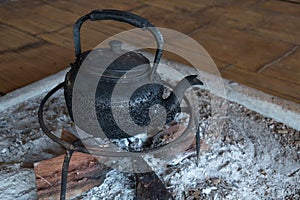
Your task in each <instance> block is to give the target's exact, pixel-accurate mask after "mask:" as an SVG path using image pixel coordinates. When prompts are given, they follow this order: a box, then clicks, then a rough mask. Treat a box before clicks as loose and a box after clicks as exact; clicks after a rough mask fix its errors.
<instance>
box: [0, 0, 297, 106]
mask: <svg viewBox="0 0 300 200" xmlns="http://www.w3.org/2000/svg"><path fill="white" fill-rule="evenodd" d="M0 2H1V4H0V13H1V14H0V16H1V17H0V26H1V32H0V37H1V40H0V44H1V45H0V93H1V95H5V94H6V93H8V92H10V91H12V90H15V89H17V88H20V87H22V86H25V85H27V84H30V83H32V82H34V81H37V80H39V79H42V78H43V77H46V76H48V75H50V74H53V73H56V72H58V71H60V70H62V69H64V68H66V67H67V66H68V64H69V63H71V62H74V50H73V41H72V25H73V23H74V21H75V20H76V19H77V18H78V17H80V16H82V15H83V14H86V13H88V12H90V11H91V10H94V9H100V8H101V9H122V10H127V11H130V12H133V13H136V14H138V15H141V16H143V17H145V18H148V19H149V21H151V22H152V23H153V24H155V25H156V26H159V27H165V28H169V29H174V30H177V31H180V32H182V33H185V34H188V35H189V36H191V37H192V38H194V39H195V40H197V41H198V42H199V43H200V44H201V45H202V46H204V48H205V49H206V50H207V51H208V53H209V54H210V55H211V56H212V57H213V59H214V61H215V62H216V64H217V65H218V68H219V70H220V71H221V74H222V76H223V77H224V78H226V79H230V80H233V81H236V82H239V83H242V84H245V85H248V86H250V87H253V88H257V89H259V90H262V91H265V92H267V93H269V94H272V95H275V96H278V97H282V98H285V99H288V100H291V101H294V102H297V103H300V48H299V45H300V0H286V1H280V0H253V1H244V0H242V1H238V0H201V1H199V0H188V1H182V0H172V1H161V0H144V1H139V0H130V1H128V0H89V1H85V0H73V1H69V0H52V1H47V0H26V1H25V0H14V1H12V0H4V1H3V0H2V1H0ZM129 28H131V27H130V26H127V25H123V24H120V23H117V22H112V21H105V22H101V24H100V23H99V24H96V25H95V24H93V23H88V24H87V25H85V26H84V29H83V35H84V36H83V44H84V46H83V48H84V49H90V48H93V47H94V45H95V44H98V43H99V42H101V41H102V40H104V39H106V38H107V37H109V36H111V35H112V34H114V33H119V32H121V31H123V30H125V29H129ZM167 57H168V56H167ZM169 58H172V56H169Z"/></svg>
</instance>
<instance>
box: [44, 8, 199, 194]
mask: <svg viewBox="0 0 300 200" xmlns="http://www.w3.org/2000/svg"><path fill="white" fill-rule="evenodd" d="M87 20H91V21H96V20H116V21H120V22H125V23H128V24H131V25H133V26H135V27H137V28H142V29H143V30H148V31H150V32H151V34H152V35H153V36H154V38H155V40H156V43H157V49H156V53H155V58H154V63H153V66H151V65H150V61H149V60H148V59H147V58H146V57H145V56H144V55H142V54H141V53H137V52H133V51H126V50H124V49H122V43H121V42H120V41H118V40H113V41H111V42H110V43H109V46H110V48H107V49H105V48H103V49H98V51H97V50H96V51H86V52H83V53H82V52H81V43H80V28H81V26H82V24H83V23H84V22H85V21H87ZM73 31H74V46H75V55H76V60H75V62H74V63H72V64H71V69H70V70H69V72H68V73H67V74H66V77H65V81H64V82H63V83H61V84H59V85H58V86H57V87H55V88H54V89H52V90H51V91H50V92H49V93H48V94H47V95H46V96H45V98H44V99H43V100H42V102H41V105H40V109H39V112H38V114H39V123H40V125H41V128H42V130H43V131H44V132H45V134H46V135H47V136H49V137H50V138H51V139H52V140H54V141H55V142H57V143H58V144H60V145H62V146H63V147H64V148H65V149H66V150H67V155H66V159H65V162H64V166H63V176H62V177H63V180H62V191H61V193H62V195H61V199H64V198H65V192H66V177H67V170H68V163H69V161H70V158H71V156H72V152H73V151H80V152H84V153H90V152H88V151H87V150H86V149H85V148H84V147H82V145H79V143H77V144H76V143H73V144H71V143H69V142H67V141H64V140H62V139H61V138H59V137H57V136H56V135H54V134H52V133H51V131H50V130H49V129H48V128H47V127H46V125H45V123H44V120H43V107H44V105H45V103H46V101H47V100H48V99H49V98H50V96H51V95H52V94H54V93H55V92H56V91H58V90H59V89H60V88H62V87H63V88H64V97H65V101H66V105H67V109H68V111H69V114H70V117H71V119H72V120H74V118H76V117H79V118H82V120H79V121H81V122H85V123H86V124H85V123H79V124H76V121H77V120H75V124H76V125H77V126H79V127H80V128H81V129H83V130H86V131H87V132H90V130H89V126H87V124H88V120H86V119H88V116H86V115H88V111H87V110H85V111H83V113H80V112H79V113H78V112H77V114H76V113H74V110H73V107H72V103H73V102H74V99H73V97H74V92H77V96H80V97H81V98H82V99H85V98H88V99H91V100H92V102H93V103H94V105H93V106H92V109H94V111H95V113H96V117H97V121H98V125H100V127H101V129H102V130H103V133H104V135H105V136H106V137H107V138H108V139H122V138H129V137H132V136H134V135H136V134H139V133H140V131H141V130H145V129H144V128H145V127H147V130H149V135H153V134H155V133H152V132H153V130H156V129H155V126H157V124H156V123H151V118H150V116H149V112H150V108H151V107H153V106H154V105H160V106H162V107H164V109H165V111H164V112H165V117H164V119H160V120H158V121H159V123H163V124H169V123H170V122H172V121H173V120H174V118H175V115H176V114H178V113H180V112H181V108H180V103H181V100H182V99H183V98H184V92H185V91H186V90H187V89H188V88H189V87H190V86H193V85H202V82H201V81H200V80H199V79H197V76H196V75H190V76H187V77H185V78H183V79H182V80H181V81H179V82H178V84H177V86H175V87H174V89H173V90H172V91H171V92H170V94H169V96H168V97H163V96H164V92H165V90H166V89H167V88H168V86H166V85H165V84H164V82H163V81H162V80H161V78H160V76H159V74H158V73H157V67H158V64H159V62H160V59H161V56H162V52H163V36H162V34H161V33H160V31H159V30H158V29H157V28H156V27H155V26H153V25H152V24H151V23H150V22H149V21H148V20H147V19H145V18H142V17H140V16H137V15H134V14H132V13H128V12H125V11H118V10H94V11H92V12H91V13H89V14H87V15H84V16H83V17H81V18H79V19H78V20H77V21H76V23H75V24H74V29H73ZM87 57H89V58H90V59H89V60H92V64H91V65H88V67H86V68H85V69H81V66H82V64H83V63H85V62H88V60H87V59H86V58H87ZM79 71H80V73H81V82H80V83H81V84H79V86H78V87H76V91H75V89H74V85H75V80H76V79H77V78H78V73H79ZM99 74H101V76H99ZM125 74H126V76H124V75H125ZM77 81H78V80H77ZM92 81H93V82H95V81H96V82H97V87H96V90H95V91H93V92H90V91H89V82H92ZM116 85H118V87H119V88H121V91H122V88H124V90H128V89H130V88H134V91H132V92H131V96H130V98H129V102H128V101H125V100H124V93H125V92H124V93H122V92H120V93H118V94H116V95H114V98H112V96H113V92H114V89H115V87H116ZM124 90H123V91H124ZM125 104H126V105H125ZM124 106H127V107H128V111H129V116H130V118H131V120H132V121H133V122H134V123H135V124H136V125H137V126H134V127H132V128H130V127H129V128H128V130H126V131H124V129H121V128H119V126H120V124H121V125H122V123H127V122H126V121H124V122H123V121H122V120H121V121H120V122H119V123H116V121H115V119H114V116H113V112H112V110H113V109H114V110H120V113H122V108H123V107H124ZM161 110H162V109H160V108H157V109H156V110H155V112H156V115H157V116H158V118H159V116H160V115H161ZM75 115H77V116H75ZM120 115H122V114H120ZM121 119H122V117H121ZM161 120H163V122H162V121H161ZM150 124H151V126H152V127H150V128H149V125H150ZM136 127H140V128H141V130H139V129H138V128H136ZM151 131H152V132H151ZM150 132H151V133H150ZM129 133H130V134H129ZM91 134H92V135H95V136H99V135H97V133H91ZM147 134H148V133H147ZM196 138H197V139H196V143H197V155H199V146H200V139H199V135H198V133H197V134H196Z"/></svg>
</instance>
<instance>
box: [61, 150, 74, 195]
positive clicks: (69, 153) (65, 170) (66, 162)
mask: <svg viewBox="0 0 300 200" xmlns="http://www.w3.org/2000/svg"><path fill="white" fill-rule="evenodd" d="M73 152H74V151H73V150H67V152H66V155H65V158H64V163H63V167H62V171H61V190H60V200H65V199H66V192H67V181H68V171H69V164H70V160H71V158H72V154H73Z"/></svg>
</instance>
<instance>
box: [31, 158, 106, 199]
mask: <svg viewBox="0 0 300 200" xmlns="http://www.w3.org/2000/svg"><path fill="white" fill-rule="evenodd" d="M63 159H64V155H61V156H58V157H55V158H52V159H49V160H43V161H41V162H37V163H35V164H34V171H35V175H36V187H37V195H38V198H39V199H59V195H60V183H61V170H62V163H63ZM109 170H110V169H109V167H107V166H105V165H103V164H101V163H99V162H98V160H97V158H95V157H94V156H92V155H89V154H83V153H79V152H74V154H73V156H72V159H71V162H70V166H69V173H68V182H67V199H69V198H72V197H76V196H78V195H80V194H82V193H83V192H86V191H88V190H89V189H90V188H92V187H94V186H97V185H100V184H101V183H102V182H103V180H104V178H105V174H106V173H107V172H108V171H109Z"/></svg>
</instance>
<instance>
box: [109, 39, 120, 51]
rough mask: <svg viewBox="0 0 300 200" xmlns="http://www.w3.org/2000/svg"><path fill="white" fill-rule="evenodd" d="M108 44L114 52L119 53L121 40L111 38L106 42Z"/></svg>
mask: <svg viewBox="0 0 300 200" xmlns="http://www.w3.org/2000/svg"><path fill="white" fill-rule="evenodd" d="M108 45H109V47H110V49H111V50H112V52H114V53H120V52H121V50H122V48H121V47H122V42H121V41H119V40H112V41H110V42H109V43H108Z"/></svg>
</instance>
